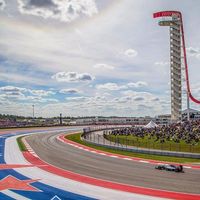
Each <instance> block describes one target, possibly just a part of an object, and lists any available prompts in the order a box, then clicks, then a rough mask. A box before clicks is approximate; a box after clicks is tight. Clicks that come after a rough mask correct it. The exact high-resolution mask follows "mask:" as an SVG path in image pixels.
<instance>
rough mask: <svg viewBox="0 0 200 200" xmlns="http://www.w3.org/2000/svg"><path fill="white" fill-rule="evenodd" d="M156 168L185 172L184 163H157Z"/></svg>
mask: <svg viewBox="0 0 200 200" xmlns="http://www.w3.org/2000/svg"><path fill="white" fill-rule="evenodd" d="M155 169H159V170H166V171H174V172H184V171H183V166H182V165H178V166H177V165H169V164H164V165H157V166H155Z"/></svg>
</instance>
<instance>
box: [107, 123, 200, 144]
mask: <svg viewBox="0 0 200 200" xmlns="http://www.w3.org/2000/svg"><path fill="white" fill-rule="evenodd" d="M110 134H112V135H126V136H128V135H133V136H137V137H139V138H144V137H148V139H153V140H154V141H155V142H157V141H160V143H165V142H166V141H174V142H176V143H180V141H185V143H187V144H192V145H195V144H198V143H199V142H200V121H191V122H182V123H177V124H171V125H163V126H157V127H154V128H149V129H147V128H144V127H139V126H133V127H128V128H120V129H114V130H112V131H111V132H110Z"/></svg>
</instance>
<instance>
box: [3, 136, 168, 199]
mask: <svg viewBox="0 0 200 200" xmlns="http://www.w3.org/2000/svg"><path fill="white" fill-rule="evenodd" d="M13 152H14V153H13ZM5 161H6V163H7V164H13V163H16V164H27V163H28V162H27V161H26V160H25V158H24V157H23V155H22V153H21V152H20V150H19V148H18V145H17V142H16V137H11V138H8V139H7V140H6V145H5ZM29 164H30V163H29ZM15 171H17V172H19V173H21V174H23V175H24V176H27V177H29V178H30V179H40V181H39V182H41V183H44V184H47V185H50V186H52V187H56V188H59V189H63V190H65V191H69V192H73V193H75V194H80V195H84V196H87V197H91V198H96V199H101V200H110V199H115V200H121V199H127V200H161V199H162V200H163V198H157V197H152V196H146V195H140V194H133V193H128V192H122V191H117V190H112V189H107V188H104V187H99V186H94V185H90V184H86V183H81V182H77V181H73V180H70V179H67V178H64V177H61V176H58V175H55V174H52V173H49V172H47V171H44V170H42V169H40V168H38V167H28V168H21V169H20V168H19V169H15ZM14 199H15V198H14ZM21 199H22V198H21ZM21 199H20V200H21ZM165 200H166V199H165Z"/></svg>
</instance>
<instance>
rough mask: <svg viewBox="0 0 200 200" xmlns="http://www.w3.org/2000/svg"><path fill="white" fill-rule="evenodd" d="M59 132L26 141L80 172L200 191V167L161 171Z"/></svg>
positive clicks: (43, 155) (47, 156)
mask: <svg viewBox="0 0 200 200" xmlns="http://www.w3.org/2000/svg"><path fill="white" fill-rule="evenodd" d="M59 134H60V133H48V134H36V135H31V136H29V137H27V138H26V141H27V142H28V143H29V144H30V146H31V147H32V149H33V150H34V151H35V153H36V154H37V155H38V156H39V157H40V158H41V159H42V160H44V161H46V162H47V163H50V164H52V165H54V166H57V167H59V168H62V169H66V170H69V171H72V172H75V173H78V174H82V175H87V176H91V177H94V178H98V179H103V180H108V181H112V182H117V183H123V184H128V185H136V186H143V187H147V188H154V189H162V190H169V191H176V192H184V193H196V194H199V193H200V184H199V180H200V170H194V169H185V172H186V173H174V172H167V171H157V170H155V169H154V166H153V165H150V164H147V163H139V162H136V161H128V160H122V159H117V158H111V157H107V156H103V155H98V154H94V153H91V152H86V151H82V150H81V149H78V148H75V147H73V146H70V145H68V144H66V143H63V142H61V141H59V140H58V139H57V136H58V135H59Z"/></svg>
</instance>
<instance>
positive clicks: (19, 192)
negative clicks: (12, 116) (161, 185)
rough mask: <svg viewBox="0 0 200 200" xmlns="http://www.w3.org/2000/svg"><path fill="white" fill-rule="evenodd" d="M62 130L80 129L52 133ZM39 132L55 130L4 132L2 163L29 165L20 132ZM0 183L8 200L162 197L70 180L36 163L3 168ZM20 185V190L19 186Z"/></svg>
mask: <svg viewBox="0 0 200 200" xmlns="http://www.w3.org/2000/svg"><path fill="white" fill-rule="evenodd" d="M63 130H67V131H69V130H74V131H77V128H72V129H69V128H68V129H57V130H55V129H54V130H53V132H62V131H63ZM39 132H42V133H49V132H52V130H42V131H41V130H37V131H29V132H28V131H27V132H24V131H22V132H21V131H14V132H13V131H11V132H10V133H6V134H4V135H1V136H0V165H2V164H7V165H9V164H10V165H11V164H15V165H17V164H19V165H30V163H28V162H27V161H26V160H25V158H24V157H23V155H22V153H21V152H20V150H19V148H18V145H17V142H16V138H17V137H18V136H19V135H21V134H33V133H39ZM9 178H11V179H12V180H14V181H16V185H15V186H16V188H18V189H16V188H13V186H12V187H9ZM1 182H2V183H3V184H4V186H5V188H4V189H3V190H0V199H2V200H4V199H5V200H7V199H8V200H9V199H17V200H23V199H24V200H27V199H35V200H36V199H37V200H38V199H41V200H46V199H47V200H51V199H52V200H59V199H61V200H65V199H66V200H68V199H69V200H70V199H74V200H76V199H80V200H82V199H83V200H85V199H88V200H90V199H123V198H125V199H144V200H151V199H161V198H155V197H151V196H145V195H139V194H133V193H128V192H121V191H117V190H111V189H107V188H103V187H99V186H94V185H89V184H86V183H81V182H77V181H73V180H71V179H67V178H63V177H61V176H58V175H55V174H52V173H49V172H47V171H44V170H42V169H40V168H38V167H37V166H33V167H23V168H15V169H3V170H0V183H1ZM25 182H26V183H25ZM27 182H28V183H27ZM20 184H21V185H20ZM0 185H2V184H0ZM11 185H12V184H11ZM6 186H7V188H6ZM22 186H23V187H22ZM20 187H21V189H19V188H20ZM0 189H1V186H0Z"/></svg>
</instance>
